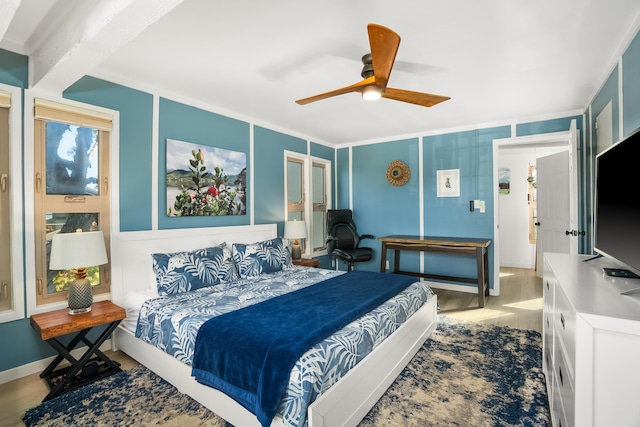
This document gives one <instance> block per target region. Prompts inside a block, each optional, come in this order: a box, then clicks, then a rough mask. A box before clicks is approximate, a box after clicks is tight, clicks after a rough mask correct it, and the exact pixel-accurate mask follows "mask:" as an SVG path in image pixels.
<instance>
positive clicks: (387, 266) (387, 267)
mask: <svg viewBox="0 0 640 427" xmlns="http://www.w3.org/2000/svg"><path fill="white" fill-rule="evenodd" d="M385 268H386V269H387V270H388V269H389V260H387V265H386V267H385Z"/></svg>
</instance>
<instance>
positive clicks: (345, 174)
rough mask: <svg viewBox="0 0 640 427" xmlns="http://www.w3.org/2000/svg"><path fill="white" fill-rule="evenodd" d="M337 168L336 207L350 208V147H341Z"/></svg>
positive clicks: (337, 155)
mask: <svg viewBox="0 0 640 427" xmlns="http://www.w3.org/2000/svg"><path fill="white" fill-rule="evenodd" d="M336 163H337V164H336V170H337V171H338V172H337V175H338V178H337V179H336V185H335V190H336V193H337V194H336V197H335V200H336V205H335V206H334V208H335V209H349V200H350V198H351V194H350V190H349V149H348V148H339V149H338V150H337V153H336Z"/></svg>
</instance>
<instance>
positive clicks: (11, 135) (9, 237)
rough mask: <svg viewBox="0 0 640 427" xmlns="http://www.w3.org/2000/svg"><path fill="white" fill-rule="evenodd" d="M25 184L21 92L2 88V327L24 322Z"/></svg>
mask: <svg viewBox="0 0 640 427" xmlns="http://www.w3.org/2000/svg"><path fill="white" fill-rule="evenodd" d="M4 89H6V91H5V90H4ZM21 182H22V96H21V90H20V88H16V87H12V86H7V85H1V84H0V323H1V322H10V321H13V320H17V319H22V318H24V280H23V278H24V276H23V247H22V185H21Z"/></svg>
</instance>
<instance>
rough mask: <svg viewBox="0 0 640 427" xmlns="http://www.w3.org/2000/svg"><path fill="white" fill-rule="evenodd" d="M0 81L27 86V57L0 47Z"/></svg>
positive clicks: (22, 86) (17, 85)
mask: <svg viewBox="0 0 640 427" xmlns="http://www.w3.org/2000/svg"><path fill="white" fill-rule="evenodd" d="M0 83H4V84H6V85H10V86H16V87H21V88H23V89H24V88H27V87H28V86H29V58H27V57H26V56H24V55H19V54H17V53H13V52H9V51H8V50H4V49H0Z"/></svg>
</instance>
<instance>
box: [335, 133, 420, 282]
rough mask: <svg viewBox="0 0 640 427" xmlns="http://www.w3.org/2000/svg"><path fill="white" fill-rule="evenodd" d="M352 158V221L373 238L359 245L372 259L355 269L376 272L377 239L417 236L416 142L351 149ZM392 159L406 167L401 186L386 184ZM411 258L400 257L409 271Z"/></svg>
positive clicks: (378, 267) (378, 249) (418, 182)
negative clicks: (408, 174) (367, 249)
mask: <svg viewBox="0 0 640 427" xmlns="http://www.w3.org/2000/svg"><path fill="white" fill-rule="evenodd" d="M352 155H353V159H352V170H351V177H352V186H353V220H354V222H355V223H356V225H357V226H358V232H359V233H360V234H372V235H374V236H375V237H376V239H374V240H371V239H365V240H362V242H361V246H364V247H370V248H373V253H374V257H373V259H372V260H371V261H370V262H367V263H360V264H358V265H357V266H356V269H358V270H368V271H379V269H380V256H381V254H380V242H378V240H377V238H378V237H382V236H386V235H389V234H419V220H420V211H419V206H420V205H419V200H420V180H419V177H418V166H419V156H418V139H417V138H412V139H405V140H401V141H392V142H385V143H379V144H372V145H361V146H357V147H353V151H352ZM393 160H400V161H402V162H404V163H406V164H407V166H409V169H410V171H411V177H410V179H409V181H408V182H407V183H406V184H405V185H402V186H393V185H391V184H389V182H388V181H387V175H386V173H387V167H388V166H389V163H391V162H392V161H393ZM414 255H415V254H414V253H407V254H406V258H405V255H404V254H403V264H402V265H403V268H404V267H407V269H409V266H410V265H411V264H412V262H413V256H414ZM405 260H406V262H405ZM342 267H344V265H342Z"/></svg>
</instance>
